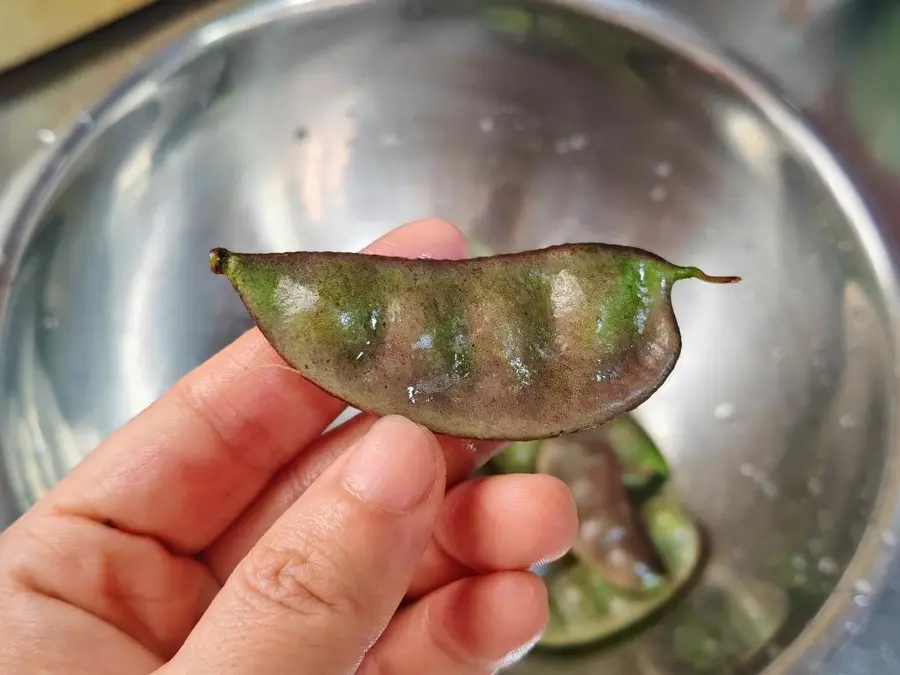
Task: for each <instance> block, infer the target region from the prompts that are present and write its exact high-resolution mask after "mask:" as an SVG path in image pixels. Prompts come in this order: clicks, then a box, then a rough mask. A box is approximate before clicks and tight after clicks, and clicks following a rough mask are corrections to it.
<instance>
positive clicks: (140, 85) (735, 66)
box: [0, 0, 900, 675]
mask: <svg viewBox="0 0 900 675" xmlns="http://www.w3.org/2000/svg"><path fill="white" fill-rule="evenodd" d="M378 1H379V0H252V1H250V2H248V3H247V4H245V5H242V6H239V7H238V8H236V9H235V8H231V9H229V8H223V9H222V11H221V13H219V14H214V15H213V17H212V18H210V19H206V20H205V21H203V22H201V24H200V25H199V26H197V27H194V28H191V29H188V30H187V31H186V32H185V33H183V34H181V35H180V36H179V37H176V38H175V39H174V40H172V41H170V42H169V43H168V44H167V45H166V46H164V47H162V48H159V49H157V50H156V51H155V52H153V53H152V54H151V55H150V56H149V57H148V58H146V59H145V60H144V61H143V62H142V63H141V64H139V65H138V66H137V67H135V68H133V69H132V70H131V72H130V73H129V74H128V75H126V76H125V77H123V78H121V79H120V80H119V81H118V83H117V84H116V85H115V86H114V87H113V88H112V89H111V90H109V92H108V93H107V94H106V95H105V96H103V97H102V98H101V99H100V100H99V101H98V102H97V103H95V104H94V106H93V107H92V108H91V109H89V110H88V111H87V112H86V113H80V114H79V115H77V116H76V118H75V120H74V122H72V123H71V124H70V125H69V126H68V127H67V128H65V129H64V130H63V131H62V132H61V133H60V134H58V135H57V137H56V140H55V142H54V143H53V144H52V145H51V146H50V147H42V148H39V149H38V150H36V151H35V152H34V153H33V154H32V156H31V159H30V160H29V161H27V162H26V163H25V164H24V165H23V166H22V167H21V168H20V170H19V171H18V172H16V173H14V174H13V176H12V177H11V178H10V180H9V181H8V182H7V183H6V185H5V186H3V190H2V191H0V337H2V335H3V328H4V326H3V324H4V317H5V311H4V310H5V307H6V304H7V302H8V297H9V292H10V289H11V282H12V280H13V279H14V278H15V276H16V272H17V271H18V268H19V266H20V264H21V259H22V255H23V254H24V251H25V249H26V248H27V245H28V243H29V242H30V238H31V236H32V234H33V231H34V228H35V227H36V225H37V223H38V222H39V217H40V215H41V214H42V213H43V212H44V211H45V209H46V207H47V206H48V203H49V202H50V200H51V199H52V198H53V197H54V196H55V192H56V190H57V188H58V187H59V185H60V184H61V182H62V181H64V179H65V178H66V176H67V173H68V170H69V168H70V167H71V166H72V165H73V163H74V162H75V161H77V160H78V158H79V157H80V156H81V155H82V153H83V152H84V151H85V150H86V149H87V147H88V146H89V144H90V142H91V140H92V139H93V137H94V135H95V133H96V129H97V121H101V120H106V119H107V118H109V117H115V115H114V113H115V111H116V109H117V108H119V107H120V106H124V105H126V104H127V101H128V99H129V98H130V97H133V96H136V95H139V94H140V93H141V92H142V90H144V89H145V88H147V87H151V88H152V87H154V86H156V85H157V84H158V83H160V82H162V81H164V80H166V79H167V78H168V77H169V76H170V75H172V74H174V73H176V72H178V71H179V70H180V69H181V68H183V67H184V66H185V65H187V64H189V63H190V62H191V61H193V60H194V59H196V58H197V57H198V56H200V55H202V54H203V53H204V52H205V51H206V50H209V49H211V48H215V47H218V46H219V45H221V44H223V43H225V42H227V41H229V40H231V39H234V38H236V37H238V36H240V35H244V34H247V33H249V32H250V31H253V30H255V29H258V28H261V27H263V26H265V25H267V24H270V23H272V22H274V21H276V20H278V19H287V18H290V19H292V20H297V19H299V18H300V17H301V16H302V15H304V14H313V13H319V12H321V11H328V10H334V9H342V8H343V9H346V8H351V7H354V6H362V5H371V4H373V3H376V2H378ZM395 1H397V0H395ZM399 1H401V2H402V0H399ZM510 4H515V0H510ZM528 4H536V5H544V6H548V7H553V6H555V7H559V8H564V9H568V10H571V11H574V12H576V13H578V14H581V15H583V16H585V17H586V18H589V19H592V20H596V21H598V22H602V23H605V24H611V25H614V26H616V27H618V28H621V29H624V30H626V31H629V32H632V33H634V34H635V35H637V36H639V37H642V38H644V39H646V40H648V41H650V42H652V43H655V44H657V45H659V46H660V47H661V48H663V49H666V50H669V51H671V52H673V53H675V54H677V55H679V56H680V57H682V58H684V59H685V60H687V61H688V62H690V63H691V64H692V65H694V66H697V67H699V68H701V69H702V70H704V71H705V72H707V73H709V74H712V75H714V76H715V77H717V78H718V79H719V81H720V82H721V83H723V84H725V86H727V87H728V88H729V89H730V90H732V91H733V92H734V93H735V94H738V95H740V96H741V97H743V99H744V100H746V101H747V102H748V103H749V104H750V105H751V106H752V107H753V108H754V109H755V111H756V112H757V113H758V114H759V115H760V116H761V117H762V118H763V119H764V120H765V121H766V123H767V124H768V125H769V126H770V127H771V128H773V129H774V130H775V131H776V132H777V133H778V134H779V135H780V136H781V137H782V138H783V139H784V141H785V142H786V143H787V144H788V145H790V147H791V148H792V149H793V150H794V151H795V152H796V153H797V155H798V156H800V157H803V158H804V159H805V160H806V161H807V162H808V163H809V165H810V166H811V167H813V168H814V170H815V172H816V173H817V174H818V176H819V178H820V180H821V181H822V182H823V184H824V185H826V186H827V187H828V188H829V190H830V192H831V195H832V198H833V199H834V201H835V203H836V205H837V207H838V208H839V210H840V211H841V212H842V213H843V215H844V217H845V218H846V219H847V220H848V221H849V222H850V223H852V224H853V228H854V229H853V232H854V235H855V236H856V237H857V239H858V244H859V246H860V249H861V250H862V252H863V254H864V255H865V256H866V258H867V259H868V260H869V262H870V264H871V266H872V268H873V271H874V276H875V278H876V280H877V282H878V288H879V293H880V296H881V299H882V301H883V302H884V304H885V308H886V323H887V324H888V325H889V326H890V328H891V330H892V334H891V335H890V336H889V338H890V339H889V342H890V347H891V358H892V360H893V362H894V363H895V364H896V363H897V354H898V353H900V277H898V267H897V264H896V261H895V260H894V258H893V256H892V254H891V248H890V246H889V245H888V242H887V241H886V239H885V237H884V236H883V235H882V233H881V232H880V229H879V227H878V224H877V223H876V221H875V219H874V217H873V215H872V213H871V212H870V211H869V209H868V208H867V207H866V205H865V202H864V200H863V198H862V196H861V194H860V192H859V190H858V188H857V186H856V185H855V184H854V182H853V181H852V180H851V179H850V177H849V176H848V175H847V174H846V173H845V172H844V170H843V169H842V168H841V166H840V162H839V161H838V160H837V158H836V157H835V156H834V154H833V153H832V152H831V151H830V150H829V148H828V147H827V145H826V143H825V142H824V140H823V139H822V137H820V136H819V135H818V134H817V133H816V132H815V131H813V129H812V127H811V125H809V124H808V123H807V122H806V121H805V119H804V118H803V116H802V115H801V113H800V112H799V111H798V110H795V109H794V108H793V106H792V105H791V104H790V102H789V101H788V100H787V99H786V98H785V97H784V96H783V95H782V94H781V93H780V92H777V91H776V90H775V89H774V87H773V86H772V84H771V83H768V82H764V81H763V80H762V79H761V78H760V77H759V76H758V75H757V74H756V73H754V72H753V71H752V70H751V67H750V66H749V65H745V64H744V63H743V61H742V59H740V57H738V56H737V55H736V54H734V53H732V52H731V51H730V50H728V49H726V48H725V47H723V46H721V45H719V44H717V43H715V42H714V41H713V40H712V39H711V38H709V37H707V36H706V35H705V34H704V33H703V31H702V30H701V29H699V28H698V27H696V26H695V25H693V24H692V23H690V22H689V21H687V20H686V19H684V18H682V17H680V16H678V15H676V14H675V13H673V12H672V11H670V10H667V9H664V8H662V7H658V6H651V5H650V4H645V3H641V2H638V1H637V0H529V2H528ZM2 370H3V362H2V360H0V374H2ZM898 401H900V370H897V369H895V374H894V375H893V376H892V377H891V379H890V380H889V390H888V409H889V411H890V412H889V424H888V432H889V433H888V441H887V447H888V452H887V454H886V457H885V465H884V471H883V473H882V477H881V484H880V485H879V490H878V495H877V499H876V500H875V503H874V504H873V507H872V511H871V513H870V515H869V518H868V522H867V525H866V529H865V531H864V533H863V535H862V536H861V538H860V541H859V544H858V546H857V548H856V550H855V551H854V552H853V555H852V557H851V559H850V561H849V563H848V565H847V567H846V568H845V570H844V572H843V574H842V576H841V578H840V579H839V580H838V583H837V585H836V586H835V588H834V590H833V591H832V592H831V593H830V594H829V596H828V598H827V599H826V600H825V602H824V603H823V605H822V607H821V608H820V609H819V611H818V612H817V613H816V614H815V615H814V616H813V617H812V618H811V619H810V620H809V622H808V623H807V624H806V626H805V627H804V628H803V630H802V631H801V632H800V633H799V634H798V635H797V636H796V637H795V638H794V640H792V642H791V643H790V644H789V645H788V646H787V647H785V648H784V650H783V651H782V652H781V653H780V654H779V655H778V656H776V657H775V658H774V659H773V660H772V661H771V662H770V663H768V664H767V665H766V666H765V667H764V668H763V670H762V671H761V673H762V675H782V674H784V673H790V672H797V671H799V669H800V668H801V667H805V668H809V667H810V666H812V667H815V665H816V664H823V665H824V664H825V662H826V661H827V660H828V659H829V658H831V657H832V656H833V654H834V652H836V650H837V648H838V647H839V645H840V643H841V637H842V636H843V635H845V634H846V632H847V630H846V628H847V626H849V625H850V622H852V621H862V620H864V618H865V617H866V616H868V614H869V613H870V612H871V611H872V608H871V607H868V608H864V607H859V606H857V605H856V604H855V603H853V601H852V588H853V584H854V583H855V581H856V580H857V579H866V580H867V581H868V582H869V583H870V584H871V585H872V587H873V589H874V591H875V592H876V593H877V592H879V591H881V589H882V588H883V585H884V582H885V580H886V577H887V574H888V570H889V566H890V563H891V562H892V560H893V559H894V557H895V556H896V555H897V553H896V551H897V549H896V547H895V545H893V544H892V545H889V544H888V543H887V542H886V541H884V539H883V533H885V532H890V533H892V534H893V535H894V537H895V538H898V539H900V461H898V458H900V438H898V429H897V426H898V419H897V413H896V410H897V407H898V406H897V404H898ZM873 604H874V603H873ZM804 672H806V670H804Z"/></svg>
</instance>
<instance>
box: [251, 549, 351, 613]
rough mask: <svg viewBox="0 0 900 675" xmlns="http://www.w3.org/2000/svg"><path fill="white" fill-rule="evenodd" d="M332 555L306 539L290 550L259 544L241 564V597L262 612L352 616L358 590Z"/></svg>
mask: <svg viewBox="0 0 900 675" xmlns="http://www.w3.org/2000/svg"><path fill="white" fill-rule="evenodd" d="M334 557H335V556H334V554H326V553H325V552H324V551H322V550H321V548H318V547H316V546H314V545H311V543H310V542H305V545H304V546H302V547H291V548H290V549H279V548H273V547H272V546H267V545H263V544H260V545H258V546H257V548H255V549H254V550H253V551H252V552H251V554H250V555H249V556H248V559H247V564H245V565H244V566H243V567H242V569H243V570H244V573H243V575H242V579H241V582H240V587H241V589H242V590H243V591H244V594H245V596H246V598H245V599H247V600H248V601H250V602H251V603H253V604H255V605H258V606H261V608H262V609H263V610H264V611H288V612H290V613H292V614H300V615H304V616H308V617H316V616H333V615H355V614H357V613H358V612H359V611H360V603H359V601H358V600H357V598H358V593H357V592H355V589H353V588H352V587H351V585H350V584H349V583H348V582H347V580H346V575H345V574H344V573H342V572H341V568H340V566H339V565H338V564H337V563H336V561H335V560H334Z"/></svg>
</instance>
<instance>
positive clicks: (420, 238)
mask: <svg viewBox="0 0 900 675" xmlns="http://www.w3.org/2000/svg"><path fill="white" fill-rule="evenodd" d="M465 246H466V244H465V238H464V237H463V235H462V234H461V233H460V232H459V230H457V229H456V228H455V227H453V226H452V225H450V224H449V223H446V222H444V221H441V220H434V219H429V220H424V221H417V222H414V223H410V224H408V225H404V226H402V227H399V228H397V229H395V230H393V231H391V232H390V233H388V234H387V235H385V236H384V237H382V238H381V239H379V240H378V241H376V242H374V243H373V244H372V245H370V246H368V247H367V248H366V249H365V252H368V253H379V254H382V255H393V256H402V257H409V258H412V257H420V256H424V255H429V256H431V257H436V258H459V257H462V256H464V255H465V251H466V248H465ZM345 407H346V406H345V404H344V403H342V402H341V401H339V400H337V399H335V398H333V397H331V396H329V395H328V394H326V393H325V392H324V391H322V390H321V389H319V388H318V387H316V386H315V385H313V384H312V383H310V382H309V381H307V380H306V379H304V378H303V377H302V376H301V375H300V373H298V372H297V371H295V370H293V369H291V368H289V367H288V366H287V365H286V364H285V363H284V361H283V360H282V359H281V358H280V357H279V356H278V355H277V353H276V352H275V350H274V349H272V347H271V346H270V345H269V344H268V342H266V340H265V338H264V337H263V336H262V334H261V333H260V331H259V330H257V329H255V328H254V329H251V330H250V331H248V332H247V333H245V334H244V335H243V336H241V337H240V338H238V339H237V340H236V341H235V342H233V343H232V344H231V345H229V346H228V347H226V348H225V349H223V350H222V351H221V352H219V353H218V354H216V355H215V356H213V357H212V358H211V359H210V360H209V361H207V362H206V363H204V364H202V365H201V366H199V367H198V368H196V369H195V370H194V371H192V372H191V373H189V374H188V375H186V376H185V377H184V378H183V379H182V380H180V381H179V382H178V383H177V384H176V385H175V386H173V387H172V388H171V389H170V390H169V391H168V392H167V393H165V394H164V395H163V396H162V397H161V398H160V399H159V400H157V401H156V402H154V403H153V404H152V405H151V406H150V407H149V408H147V409H146V410H144V411H143V412H142V413H140V414H139V415H138V416H137V417H135V418H134V420H132V421H131V422H129V423H128V424H126V425H125V426H124V427H122V428H120V429H119V430H117V431H116V432H115V433H113V434H112V435H111V436H110V437H109V438H108V439H107V440H106V441H104V442H103V443H102V444H101V445H100V446H99V447H98V448H97V449H96V450H95V451H94V452H93V453H91V454H90V455H89V456H88V457H87V458H86V459H85V460H84V461H83V462H82V463H81V464H80V465H79V466H77V467H76V468H75V469H74V470H73V471H72V472H70V473H69V475H67V476H66V477H65V478H64V479H63V480H62V481H61V482H60V483H59V484H58V485H57V486H56V488H55V489H54V490H53V491H52V492H51V493H50V494H49V495H48V496H47V497H46V498H45V499H44V500H42V501H41V502H40V503H39V504H38V505H37V506H36V507H35V510H38V511H39V510H41V509H53V510H55V511H57V512H59V511H63V512H66V513H72V514H76V515H79V516H82V517H87V518H91V519H93V520H96V521H98V522H103V523H107V524H109V525H112V526H114V527H116V528H118V529H120V530H123V531H127V532H130V533H133V534H140V535H145V536H152V537H154V538H156V539H158V540H159V541H161V542H162V543H164V544H165V545H166V546H167V547H169V548H170V549H173V550H176V551H179V552H183V553H190V554H192V553H195V552H197V551H200V550H202V549H203V548H205V547H206V546H208V545H209V544H210V543H211V542H212V541H213V540H215V539H216V537H218V536H219V534H220V533H221V532H222V531H223V530H225V528H226V527H228V525H230V524H231V522H232V521H234V520H235V519H236V518H237V517H238V515H240V514H241V513H242V512H243V511H244V509H246V508H247V507H248V506H249V505H250V503H251V502H252V501H253V500H254V499H255V497H256V496H257V495H258V494H259V493H260V492H261V491H262V489H263V488H264V487H265V486H266V485H267V484H268V483H269V481H270V480H271V479H272V477H273V476H274V474H275V473H276V472H277V471H278V470H279V469H280V468H281V467H283V466H284V465H286V464H287V463H288V462H290V461H291V460H292V459H293V458H294V457H296V456H297V455H298V454H299V453H300V452H301V451H302V449H303V448H304V447H305V446H306V445H307V444H309V443H310V442H311V441H312V440H313V439H314V438H316V437H317V436H318V435H320V434H321V433H322V431H324V430H325V429H326V428H327V427H328V425H329V424H330V423H331V422H332V421H333V420H334V419H335V418H336V417H337V416H338V415H339V414H340V412H341V411H342V410H343V409H344V408H345Z"/></svg>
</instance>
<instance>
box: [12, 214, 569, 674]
mask: <svg viewBox="0 0 900 675" xmlns="http://www.w3.org/2000/svg"><path fill="white" fill-rule="evenodd" d="M368 252H370V253H381V254H388V255H397V256H407V257H415V256H418V255H431V256H434V257H455V256H460V255H464V253H465V241H464V239H463V237H462V236H461V235H460V234H459V232H458V231H457V230H456V229H455V228H453V227H452V226H450V225H448V224H447V223H444V222H441V221H423V222H418V223H414V224H411V225H408V226H405V227H401V228H398V229H397V230H395V231H393V232H391V233H390V234H389V235H387V236H386V237H385V238H383V239H381V240H379V241H378V242H375V243H374V244H373V245H372V246H371V247H370V248H369V250H368ZM343 408H344V404H343V403H342V402H341V401H339V400H337V399H335V398H333V397H331V396H328V395H327V394H325V393H324V392H323V391H322V390H321V389H319V388H318V387H316V386H314V385H313V384H311V383H310V382H309V381H307V380H305V379H304V378H303V377H301V376H300V375H299V374H298V373H297V372H296V371H295V370H294V369H292V368H289V367H288V366H287V365H286V364H285V363H284V361H283V360H282V359H281V358H280V357H279V356H278V355H277V354H276V353H275V352H274V350H272V348H271V346H270V345H269V344H268V342H267V341H266V340H265V338H264V337H263V336H262V335H261V333H260V332H259V331H258V330H256V329H253V330H251V331H249V332H247V333H246V334H245V335H243V336H242V337H240V338H239V339H238V340H236V341H235V342H234V343H233V344H231V345H229V346H228V347H226V348H225V349H224V350H223V351H222V352H220V353H219V354H217V355H215V356H214V357H213V358H212V359H210V360H209V361H208V362H206V363H204V364H202V365H201V366H199V367H198V368H197V369H196V370H194V371H193V372H191V373H189V374H188V375H187V376H185V377H184V378H183V379H182V380H181V381H179V382H178V383H177V384H176V385H175V386H174V387H173V388H172V389H171V390H170V391H168V392H167V393H166V394H164V395H163V396H162V397H161V398H160V399H159V400H158V401H156V402H154V403H153V405H151V406H150V407H149V408H147V409H146V410H145V411H143V412H142V413H141V414H139V415H138V416H137V417H135V418H134V419H133V420H132V421H130V422H129V423H128V424H126V425H125V426H123V427H122V428H120V429H119V430H117V431H116V432H115V433H113V434H112V435H111V436H110V437H109V438H108V439H107V440H105V441H104V442H103V443H102V444H101V445H100V446H99V447H97V448H96V449H95V451H94V452H93V453H91V455H90V456H88V457H87V458H86V459H85V460H84V461H83V462H82V463H81V464H79V465H78V466H77V467H76V468H75V469H74V470H73V471H72V472H70V473H69V474H68V475H67V476H66V477H65V478H64V479H63V480H62V481H60V482H59V483H58V484H57V486H56V487H55V488H54V489H53V490H52V491H51V492H50V493H49V494H48V495H46V497H44V498H43V499H42V500H41V501H39V502H38V503H37V504H36V505H35V506H34V507H33V508H32V509H30V510H29V511H28V512H27V513H26V514H25V515H23V516H22V517H21V518H20V519H19V520H17V521H16V522H15V523H14V524H13V525H12V526H10V527H9V528H8V529H7V530H5V531H4V532H3V533H2V534H0V593H2V597H3V602H2V603H0V631H2V634H3V640H2V641H0V672H3V673H11V674H16V673H23V674H25V673H27V674H29V675H34V674H43V675H47V674H50V675H56V674H59V675H63V674H65V675H79V674H81V673H84V674H90V675H107V674H110V675H113V674H115V675H132V674H137V673H141V674H144V673H161V674H165V675H188V674H190V675H206V674H210V675H212V674H216V675H219V674H222V673H229V674H230V675H243V674H247V675H251V674H252V675H282V674H284V675H287V674H288V673H290V674H291V675H298V674H301V675H303V674H307V673H309V674H315V675H346V673H348V672H353V671H354V670H355V671H356V672H357V673H359V674H360V675H385V674H386V673H390V674H391V675H414V674H415V675H418V674H420V673H423V672H427V673H430V674H433V675H487V674H488V673H492V672H493V671H494V670H495V669H496V667H497V664H498V663H500V662H502V661H503V659H504V658H506V655H507V654H509V653H510V652H514V651H515V650H516V649H518V648H519V647H520V646H522V645H524V644H530V643H531V642H532V641H533V637H534V636H535V635H536V634H538V633H540V632H541V630H542V628H543V626H544V624H545V622H546V620H547V598H546V592H545V590H544V586H543V584H542V582H541V581H540V580H539V579H538V578H537V577H535V575H533V574H531V573H530V572H528V571H527V570H528V568H529V567H530V566H531V565H532V564H533V563H534V562H535V561H537V560H538V559H542V558H555V557H558V556H559V555H561V554H562V553H564V552H565V551H566V550H567V549H568V548H569V546H570V545H571V541H572V539H573V538H574V535H575V531H576V529H577V520H576V514H575V510H574V504H573V502H572V499H571V496H570V494H569V493H568V490H567V489H566V488H565V486H564V485H563V484H562V483H561V482H559V481H558V480H556V479H553V478H551V477H548V476H501V477H492V478H489V479H482V480H474V481H469V480H465V477H466V476H467V475H468V474H469V473H470V472H471V470H472V469H473V468H474V466H476V465H477V464H479V463H481V462H483V461H484V460H486V459H487V458H488V457H490V456H491V455H492V454H493V453H495V452H496V451H497V450H498V446H497V445H495V444H488V443H471V442H468V441H463V440H458V439H453V438H447V437H439V436H435V435H433V434H431V433H430V432H428V431H427V430H424V429H423V428H422V427H420V426H418V425H415V424H412V423H411V422H409V421H408V420H405V419H403V418H399V417H390V418H386V419H381V420H378V419H377V418H376V417H375V416H372V415H362V416H359V417H357V418H355V419H353V420H351V421H350V422H348V423H346V424H344V425H341V426H340V427H338V428H337V429H335V430H333V431H331V432H329V433H328V434H325V435H322V432H323V431H324V430H325V429H326V428H327V427H328V426H329V425H330V424H331V422H332V421H333V420H334V419H335V418H336V417H337V416H338V415H339V414H340V413H341V411H342V410H343ZM359 456H364V457H365V458H366V461H364V462H363V463H362V465H360V464H359V463H358V462H354V461H353V460H354V458H356V457H359ZM523 521H525V522H529V523H531V524H533V527H530V528H528V531H523V530H522V529H521V528H518V527H517V525H518V524H519V523H521V522H523ZM473 626H479V629H478V630H477V631H475V630H473V629H472V627H473Z"/></svg>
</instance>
